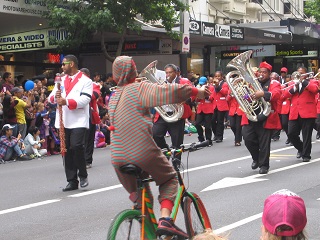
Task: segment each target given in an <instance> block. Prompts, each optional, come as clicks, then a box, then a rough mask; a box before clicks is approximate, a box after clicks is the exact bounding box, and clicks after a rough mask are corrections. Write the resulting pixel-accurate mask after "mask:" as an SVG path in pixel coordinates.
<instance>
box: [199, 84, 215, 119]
mask: <svg viewBox="0 0 320 240" xmlns="http://www.w3.org/2000/svg"><path fill="white" fill-rule="evenodd" d="M209 89H210V91H211V94H210V96H209V97H208V99H197V102H198V105H197V113H201V112H203V113H205V114H208V113H213V99H214V87H213V86H212V85H209Z"/></svg>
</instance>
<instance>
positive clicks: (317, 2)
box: [304, 0, 320, 23]
mask: <svg viewBox="0 0 320 240" xmlns="http://www.w3.org/2000/svg"><path fill="white" fill-rule="evenodd" d="M319 9H320V0H308V1H306V2H305V7H304V12H305V14H306V15H307V16H313V17H314V19H315V20H316V22H317V23H320V11H319Z"/></svg>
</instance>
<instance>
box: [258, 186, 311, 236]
mask: <svg viewBox="0 0 320 240" xmlns="http://www.w3.org/2000/svg"><path fill="white" fill-rule="evenodd" d="M262 223H263V225H262V227H261V237H260V239H261V240H305V239H307V238H306V236H305V233H304V228H305V226H306V224H307V214H306V207H305V204H304V201H303V199H302V198H301V197H299V196H298V195H297V194H295V193H293V192H291V191H289V190H287V189H282V190H280V191H277V192H275V193H273V194H271V195H270V196H269V197H268V198H267V199H266V200H265V202H264V209H263V214H262Z"/></svg>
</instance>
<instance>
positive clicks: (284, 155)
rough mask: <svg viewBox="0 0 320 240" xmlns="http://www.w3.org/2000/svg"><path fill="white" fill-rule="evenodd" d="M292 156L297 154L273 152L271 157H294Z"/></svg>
mask: <svg viewBox="0 0 320 240" xmlns="http://www.w3.org/2000/svg"><path fill="white" fill-rule="evenodd" d="M292 156H296V155H292V154H271V155H270V157H292Z"/></svg>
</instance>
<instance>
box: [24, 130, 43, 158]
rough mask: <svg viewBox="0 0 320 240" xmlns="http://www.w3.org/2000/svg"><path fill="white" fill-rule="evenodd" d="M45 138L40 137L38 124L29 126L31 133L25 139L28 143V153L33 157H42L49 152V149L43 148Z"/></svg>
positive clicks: (26, 143)
mask: <svg viewBox="0 0 320 240" xmlns="http://www.w3.org/2000/svg"><path fill="white" fill-rule="evenodd" d="M44 142H45V139H40V130H39V128H37V127H36V126H31V127H30V128H29V133H28V135H27V136H26V137H25V139H24V143H25V145H26V153H27V154H28V155H30V156H31V157H38V158H39V157H42V156H43V155H45V154H47V149H41V144H43V143H44Z"/></svg>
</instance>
